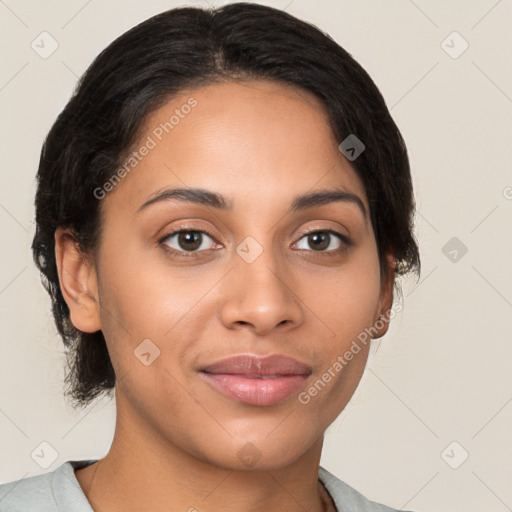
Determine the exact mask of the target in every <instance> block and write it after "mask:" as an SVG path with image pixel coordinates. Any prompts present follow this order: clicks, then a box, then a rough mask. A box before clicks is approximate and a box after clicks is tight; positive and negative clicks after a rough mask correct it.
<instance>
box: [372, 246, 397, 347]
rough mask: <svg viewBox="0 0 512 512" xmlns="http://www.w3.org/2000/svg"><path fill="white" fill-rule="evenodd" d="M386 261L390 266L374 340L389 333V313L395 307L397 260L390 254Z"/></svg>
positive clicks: (380, 301)
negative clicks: (394, 292)
mask: <svg viewBox="0 0 512 512" xmlns="http://www.w3.org/2000/svg"><path fill="white" fill-rule="evenodd" d="M386 259H387V265H388V276H387V279H385V280H384V281H383V282H382V286H381V291H380V299H379V307H378V317H377V318H376V319H375V322H374V324H373V329H372V331H373V332H376V335H375V336H373V335H372V338H375V339H377V338H381V337H382V336H384V334H386V332H387V331H388V328H389V320H390V318H389V311H390V310H391V308H392V306H393V288H394V285H395V272H396V267H397V260H396V259H395V257H394V254H393V252H389V253H388V254H387V256H386Z"/></svg>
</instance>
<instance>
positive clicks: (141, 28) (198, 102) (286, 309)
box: [0, 3, 419, 512]
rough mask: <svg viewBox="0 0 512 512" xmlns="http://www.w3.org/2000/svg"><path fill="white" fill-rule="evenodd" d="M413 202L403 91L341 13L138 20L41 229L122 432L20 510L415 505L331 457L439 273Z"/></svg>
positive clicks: (64, 314) (185, 12) (42, 172)
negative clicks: (426, 257)
mask: <svg viewBox="0 0 512 512" xmlns="http://www.w3.org/2000/svg"><path fill="white" fill-rule="evenodd" d="M413 210H414V199H413V192H412V186H411V176H410V169H409V162H408V158H407V152H406V148H405V144H404V142H403V140H402V137H401V135H400V132H399V131H398V129H397V127H396V125H395V123H394V122H393V120H392V119H391V117H390V114H389V112H388V110H387V108H386V106H385V103H384V100H383V98H382V96H381V94H380V92H379V91H378V89H377V87H376V86H375V84H374V83H373V81H372V80H371V78H370V77H369V76H368V74H367V73H366V72H365V71H364V70H363V69H362V68H361V66H360V65H359V64H358V63H357V62H356V61H355V60H354V59H353V58H352V57H351V56H350V55H349V54H348V53H347V52H346V51H345V50H343V49H342V48H341V47H340V46H338V45H337V44H336V43H335V42H334V41H333V40H332V39H330V37H328V36H327V35H325V34H323V33H322V32H320V31H319V30H318V29H317V28H315V27H313V26H311V25H309V24H306V23H304V22H302V21H300V20H298V19H296V18H294V17H292V16H291V15H289V14H287V13H285V12H282V11H279V10H277V9H273V8H269V7H264V6H262V5H256V4H250V3H235V4H231V5H227V6H224V7H221V8H218V9H215V10H203V9H198V8H179V9H173V10H170V11H167V12H164V13H162V14H160V15H158V16H155V17H153V18H151V19H149V20H147V21H145V22H143V23H141V24H140V25H138V26H136V27H135V28H133V29H131V30H130V31H128V32H126V33H125V34H123V35H122V36H121V37H119V38H118V39H117V40H116V41H114V42H113V43H112V44H111V45H110V46H109V47H108V48H106V49H105V50H104V51H103V52H102V53H101V54H100V55H99V56H98V57H97V58H96V60H95V61H94V62H93V63H92V65H91V66H90V68H89V69H88V70H87V72H86V73H85V75H84V77H82V79H81V81H80V83H79V85H78V87H77V90H76V92H75V94H74V96H73V97H72V98H71V100H70V101H69V103H68V104H67V106H66V107H65V109H64V111H63V112H62V113H61V115H60V116H59V118H58V119H57V121H56V122H55V124H54V126H53V127H52V129H51V131H50V133H49V134H48V137H47V139H46V141H45V143H44V147H43V150H42V153H41V160H40V166H39V171H38V190H37V195H36V224H37V229H36V234H35V237H34V241H33V251H34V258H35V262H36V264H37V266H38V268H39V269H40V270H41V272H42V275H43V277H44V283H45V286H46V287H47V289H48V292H49V294H50V296H51V299H52V304H53V313H54V317H55V320H56V324H57V327H58V329H59V332H60V334H61V335H62V338H63V341H64V343H65V344H66V346H67V347H68V349H69V352H68V357H69V362H70V368H71V371H70V373H69V374H68V375H67V383H68V384H69V394H70V396H71V397H72V398H73V399H74V401H75V403H76V405H79V406H85V405H87V404H88V403H90V402H91V401H92V400H93V399H94V398H96V397H97V396H99V395H101V394H102V393H111V392H114V393H115V398H116V414H117V416H116V429H115V434H114V439H113V442H112V446H111V448H110V450H109V452H108V454H107V455H106V456H105V457H104V458H102V459H100V460H98V461H96V460H86V461H67V462H66V463H64V464H62V465H61V466H60V467H58V468H57V469H56V470H54V471H52V472H50V473H46V474H44V475H38V476H33V477H30V478H26V479H23V480H18V481H16V482H11V483H9V484H4V485H2V486H0V510H35V509H37V510H45V511H46V510H48V511H49V510H66V511H68V512H70V511H71V512H74V511H90V510H94V511H101V512H109V511H113V510H123V511H131V510H134V511H135V510H137V511H139V510H151V511H160V510H161V511H164V510H165V511H170V510H188V511H194V510H198V511H207V510H211V511H216V510H223V511H230V510H235V509H236V510H251V511H260V510H262V511H263V510H265V511H268V510H286V511H299V510H300V511H303V510H308V511H315V512H320V511H332V510H340V511H341V510H343V511H356V510H357V511H359V512H360V511H390V510H393V509H390V508H389V507H386V506H384V505H380V504H377V503H374V502H371V501H369V500H367V499H366V498H365V497H364V496H362V495H361V494H360V493H359V492H357V491H356V490H355V489H353V488H351V487H350V486H348V485H347V484H345V483H344V482H342V481H340V480H339V479H337V478H336V477H335V476H334V475H332V474H331V473H329V472H328V471H327V470H325V469H324V468H322V467H320V466H319V462H320V456H321V450H322V444H323V438H324V432H325V430H326V429H327V427H328V426H329V425H330V424H331V423H332V422H333V421H334V420H335V419H336V417H337V416H338V415H339V414H340V412H341V411H342V410H343V409H344V407H345V405H346V404H347V403H348V401H349V399H350V398H351V396H352V395H353V393H354V391H355V389H356V387H357V385H358V383H359V381H360V378H361V376H362V374H363V370H364V367H365V364H366V361H367V357H368V350H369V346H370V340H371V338H379V337H381V336H383V335H384V334H385V332H386V331H387V327H388V325H389V320H390V318H392V316H393V309H392V307H393V296H394V293H393V292H394V289H395V288H396V283H395V279H396V276H397V275H403V274H406V273H408V272H413V271H416V272H418V273H419V253H418V247H417V244H416V241H415V239H414V236H413V233H412V215H413Z"/></svg>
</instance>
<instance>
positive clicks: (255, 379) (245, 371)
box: [200, 355, 312, 406]
mask: <svg viewBox="0 0 512 512" xmlns="http://www.w3.org/2000/svg"><path fill="white" fill-rule="evenodd" d="M311 372H312V369H311V367H309V366H307V365H305V364H303V363H301V362H299V361H297V360H295V359H293V358H290V357H287V356H282V355H271V356H267V357H260V356H254V355H239V356H234V357H231V358H228V359H223V360H221V361H218V362H216V363H213V364H211V365H208V366H206V367H204V368H202V369H201V370H200V375H201V376H202V377H203V378H204V379H206V381H207V382H208V383H210V384H211V385H212V386H213V388H214V389H215V390H217V391H219V392H221V393H222V394H223V395H225V396H227V397H229V398H232V399H234V400H236V401H238V402H242V403H245V404H248V405H257V406H269V405H274V404H277V403H279V402H281V401H283V400H285V399H286V398H288V397H290V396H291V395H293V394H294V393H296V392H298V391H299V390H300V389H301V388H302V387H303V386H304V383H305V381H306V380H307V378H308V377H309V375H311Z"/></svg>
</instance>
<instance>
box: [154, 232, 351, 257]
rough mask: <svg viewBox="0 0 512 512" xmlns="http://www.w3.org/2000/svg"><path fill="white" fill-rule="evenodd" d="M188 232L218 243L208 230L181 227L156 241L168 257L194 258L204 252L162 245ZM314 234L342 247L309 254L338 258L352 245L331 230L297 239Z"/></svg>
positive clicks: (344, 237)
mask: <svg viewBox="0 0 512 512" xmlns="http://www.w3.org/2000/svg"><path fill="white" fill-rule="evenodd" d="M189 232H195V233H204V234H206V235H208V236H209V237H210V238H211V239H212V240H213V241H214V242H215V243H218V242H217V240H216V239H215V237H214V236H213V234H212V233H210V232H209V231H208V230H206V229H196V228H190V227H187V226H181V227H180V228H178V229H176V230H174V231H171V232H170V233H167V234H166V235H164V236H163V237H162V238H160V240H158V243H159V244H160V245H162V246H163V248H164V250H165V251H166V252H167V253H168V254H169V255H170V256H173V257H178V258H183V259H188V258H194V257H195V255H196V254H197V253H201V252H204V251H189V252H186V251H177V250H176V249H173V248H172V247H169V246H166V245H165V244H164V242H165V241H166V240H167V239H169V238H171V237H172V236H174V235H177V234H180V233H189ZM315 233H329V234H332V235H335V236H337V237H338V238H339V239H340V240H341V242H342V244H343V245H342V246H341V247H340V248H338V249H334V250H330V251H325V250H324V251H313V250H311V251H309V252H316V253H318V254H322V255H325V256H338V255H340V254H342V253H344V252H345V251H346V250H347V249H348V248H349V247H350V246H351V245H352V242H351V241H350V240H349V239H348V238H347V237H346V236H345V235H343V234H342V233H339V232H338V231H335V230H333V229H312V230H308V231H305V232H304V233H302V235H301V237H300V238H299V240H302V239H303V238H304V237H305V236H307V235H311V234H315ZM298 250H299V251H305V250H307V249H298Z"/></svg>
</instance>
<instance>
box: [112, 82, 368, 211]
mask: <svg viewBox="0 0 512 512" xmlns="http://www.w3.org/2000/svg"><path fill="white" fill-rule="evenodd" d="M141 133H142V135H141V137H140V138H139V140H138V141H137V143H136V144H134V146H133V147H132V150H133V151H134V152H135V153H138V154H139V157H138V159H137V161H136V162H135V165H133V167H132V168H131V169H130V170H129V173H126V174H129V176H128V177H127V178H126V179H125V180H123V183H122V184H121V185H122V186H119V187H117V188H118V189H120V190H116V191H115V194H113V195H121V193H122V194H123V195H125V196H126V197H125V198H126V199H127V200H129V201H130V202H133V203H138V205H137V206H140V199H141V197H142V195H144V194H146V195H147V194H149V193H151V192H154V191H155V190H157V189H160V188H162V187H166V186H169V187H177V186H179V187H202V188H207V189H209V190H213V191H218V192H219V193H221V194H222V195H224V196H225V197H229V198H238V199H234V205H235V207H236V206H237V204H240V203H243V204H249V203H251V200H252V202H253V204H257V203H258V201H259V202H260V203H259V204H262V203H261V201H265V202H268V201H270V200H271V199H272V198H275V199H276V201H282V200H283V199H284V196H287V195H289V196H290V197H293V196H296V195H299V194H303V193H304V192H306V191H314V189H315V188H324V189H325V188H326V187H331V188H332V187H342V188H344V189H345V190H348V191H350V192H353V193H356V194H358V195H359V196H360V197H361V199H362V200H363V202H364V203H365V205H366V206H367V202H366V195H365V191H364V187H363V185H362V183H361V181H360V180H359V178H358V177H357V174H356V173H355V171H354V169H353V168H352V166H351V165H350V163H349V162H348V160H347V159H346V158H345V157H344V155H343V154H342V153H341V152H340V151H339V149H338V141H337V140H336V139H335V137H334V134H333V133H332V129H331V127H330V124H329V118H328V114H327V111H326V108H325V106H324V105H323V103H322V102H321V101H320V100H319V99H318V98H317V97H316V96H315V95H314V94H312V93H310V92H308V91H305V90H302V89H300V88H297V87H293V86H289V85H286V84H281V83H279V82H272V81H266V80H257V81H243V82H233V81H227V82H220V83H212V84H208V85H205V86H200V87H196V88H193V89H186V90H182V91H181V92H180V93H179V94H178V95H176V96H174V97H173V98H171V99H169V100H168V101H167V102H166V103H165V104H164V105H163V106H161V107H160V108H159V109H158V110H156V111H155V112H153V113H152V114H151V115H150V116H149V117H148V118H147V119H146V121H145V123H144V126H143V129H142V130H141ZM144 146H146V147H147V148H150V149H149V150H148V149H145V150H144V151H143V149H144ZM140 153H144V156H143V157H142V158H141V157H140ZM128 157H129V155H128ZM127 161H128V158H127ZM125 163H126V162H125ZM131 163H134V162H131ZM121 189H123V190H122V191H121Z"/></svg>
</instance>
